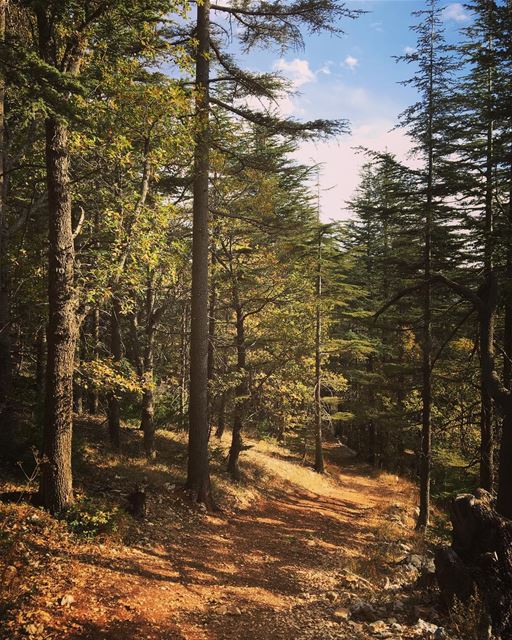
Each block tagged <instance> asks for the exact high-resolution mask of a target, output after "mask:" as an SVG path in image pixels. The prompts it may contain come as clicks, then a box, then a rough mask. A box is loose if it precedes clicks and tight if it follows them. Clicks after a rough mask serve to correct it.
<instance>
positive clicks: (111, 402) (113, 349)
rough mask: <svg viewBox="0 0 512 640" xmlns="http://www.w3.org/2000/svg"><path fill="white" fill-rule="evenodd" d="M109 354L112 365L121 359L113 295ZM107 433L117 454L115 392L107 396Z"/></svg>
mask: <svg viewBox="0 0 512 640" xmlns="http://www.w3.org/2000/svg"><path fill="white" fill-rule="evenodd" d="M110 353H111V355H112V358H113V360H114V364H116V363H118V362H120V360H121V358H122V357H123V350H122V339H121V304H120V302H119V299H118V298H117V296H116V295H115V294H114V297H113V298H112V309H111V314H110ZM107 405H108V406H107V413H108V433H109V437H110V445H111V447H112V449H113V450H114V451H116V452H118V451H119V450H120V448H121V410H120V406H119V398H118V397H117V395H116V391H115V390H114V391H109V393H108V396H107Z"/></svg>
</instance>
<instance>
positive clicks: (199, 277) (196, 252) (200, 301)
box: [186, 0, 211, 504]
mask: <svg viewBox="0 0 512 640" xmlns="http://www.w3.org/2000/svg"><path fill="white" fill-rule="evenodd" d="M196 38H197V40H198V47H197V53H196V91H197V93H196V116H197V126H198V132H197V137H196V144H195V150H194V185H193V196H194V204H193V223H192V300H191V327H190V330H191V335H190V396H189V440H188V469H187V482H186V486H187V488H188V489H189V490H190V491H191V493H192V495H193V497H194V499H195V500H197V501H198V502H202V503H206V504H208V503H210V502H211V486H210V469H209V458H208V435H209V428H208V244H209V238H208V180H209V176H208V173H209V167H210V162H209V150H210V140H209V137H210V136H209V102H210V101H209V80H210V63H209V52H210V2H209V0H204V2H202V3H201V4H199V3H198V4H197V29H196Z"/></svg>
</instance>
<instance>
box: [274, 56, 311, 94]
mask: <svg viewBox="0 0 512 640" xmlns="http://www.w3.org/2000/svg"><path fill="white" fill-rule="evenodd" d="M274 69H275V71H281V72H282V73H283V75H284V76H285V77H286V78H288V79H289V80H290V81H291V83H292V85H293V87H294V89H297V88H298V87H301V86H302V85H304V84H307V83H308V82H314V81H315V80H316V75H315V74H314V72H313V71H312V70H311V68H310V66H309V62H308V61H307V60H301V59H299V58H295V59H294V60H291V61H290V62H288V61H287V60H285V59H284V58H280V59H279V60H278V61H277V62H275V63H274Z"/></svg>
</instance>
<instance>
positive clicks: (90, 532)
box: [64, 499, 120, 539]
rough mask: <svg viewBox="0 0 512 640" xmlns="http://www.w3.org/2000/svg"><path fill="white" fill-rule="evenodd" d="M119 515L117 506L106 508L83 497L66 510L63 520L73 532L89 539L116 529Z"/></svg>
mask: <svg viewBox="0 0 512 640" xmlns="http://www.w3.org/2000/svg"><path fill="white" fill-rule="evenodd" d="M119 515H120V511H119V509H118V508H117V507H116V508H113V509H108V508H105V507H104V505H100V504H98V503H97V502H96V501H94V500H91V499H84V500H81V501H79V502H77V503H75V504H74V505H73V506H72V507H71V508H70V509H68V511H66V513H65V514H64V520H65V521H66V523H67V526H68V527H69V529H70V530H71V531H72V532H73V533H75V534H77V535H79V536H82V537H84V538H88V539H91V538H94V537H95V536H97V535H99V534H102V533H114V532H115V531H117V528H118V519H119Z"/></svg>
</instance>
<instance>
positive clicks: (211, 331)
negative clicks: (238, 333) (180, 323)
mask: <svg viewBox="0 0 512 640" xmlns="http://www.w3.org/2000/svg"><path fill="white" fill-rule="evenodd" d="M211 254H212V259H211V264H212V277H211V280H210V302H209V310H208V383H209V384H210V385H211V382H212V380H213V376H214V373H215V344H214V343H215V329H216V326H215V309H216V306H217V286H216V276H215V263H216V254H215V245H213V246H212V251H211ZM213 414H214V399H213V398H212V396H211V394H208V423H209V425H210V432H211V429H212V420H213ZM210 435H211V434H210Z"/></svg>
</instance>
